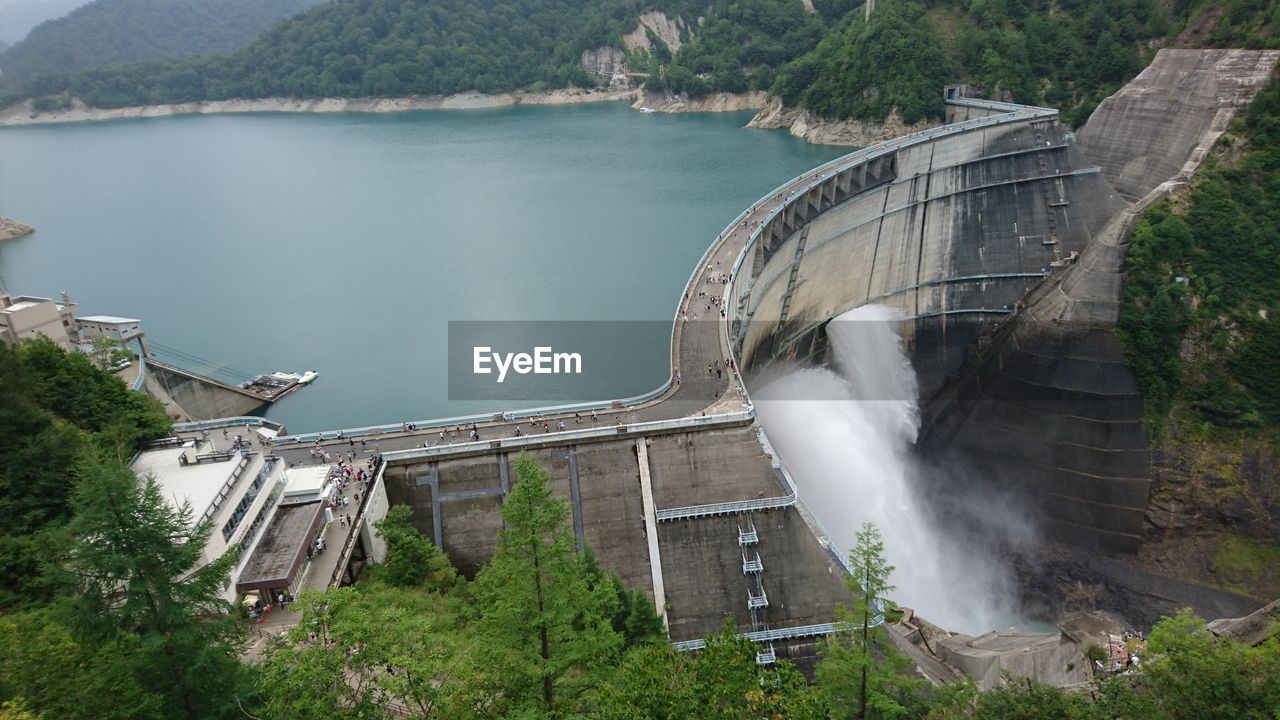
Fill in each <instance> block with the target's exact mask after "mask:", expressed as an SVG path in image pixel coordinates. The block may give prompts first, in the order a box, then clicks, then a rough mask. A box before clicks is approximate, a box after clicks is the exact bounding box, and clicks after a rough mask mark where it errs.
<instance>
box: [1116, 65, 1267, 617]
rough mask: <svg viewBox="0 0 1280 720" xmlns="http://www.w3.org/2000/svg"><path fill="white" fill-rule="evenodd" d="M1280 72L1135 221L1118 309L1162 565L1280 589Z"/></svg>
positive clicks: (1178, 573)
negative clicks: (1197, 164)
mask: <svg viewBox="0 0 1280 720" xmlns="http://www.w3.org/2000/svg"><path fill="white" fill-rule="evenodd" d="M1277 277H1280V75H1277V76H1275V77H1273V79H1272V81H1271V84H1270V86H1269V87H1268V88H1267V89H1265V90H1264V91H1263V92H1261V93H1259V94H1258V96H1257V97H1256V98H1255V99H1254V101H1253V105H1252V106H1251V107H1250V108H1249V110H1248V112H1247V113H1244V114H1243V116H1242V117H1239V118H1237V120H1236V122H1235V124H1234V125H1233V126H1232V127H1231V129H1230V131H1229V132H1228V133H1227V134H1225V135H1223V137H1222V138H1221V139H1220V140H1219V142H1218V145H1217V147H1216V148H1215V150H1214V153H1213V154H1212V155H1211V156H1210V157H1209V158H1208V159H1207V160H1206V163H1205V165H1204V166H1203V167H1201V169H1200V171H1199V173H1198V174H1197V176H1196V179H1195V182H1194V183H1193V184H1192V187H1191V188H1190V189H1188V190H1185V191H1182V192H1180V193H1178V194H1176V195H1175V196H1174V197H1173V198H1171V199H1170V200H1168V201H1164V202H1162V203H1160V204H1158V205H1156V206H1153V207H1152V208H1151V209H1149V210H1148V211H1147V212H1146V213H1145V214H1144V215H1143V216H1142V218H1141V219H1140V220H1139V222H1138V224H1137V227H1136V228H1135V230H1134V233H1133V240H1132V245H1131V246H1130V251H1129V259H1128V261H1127V265H1126V268H1125V281H1126V299H1125V306H1124V309H1123V311H1122V313H1121V316H1120V331H1121V336H1122V339H1123V340H1124V343H1125V360H1126V362H1128V363H1129V365H1130V366H1131V367H1132V368H1133V369H1134V372H1135V374H1136V375H1137V378H1138V381H1139V384H1140V385H1141V387H1142V392H1143V397H1144V400H1145V409H1146V415H1147V424H1148V430H1149V432H1150V434H1151V438H1152V445H1153V450H1154V452H1153V454H1152V466H1153V467H1152V470H1153V472H1152V480H1153V483H1152V499H1151V508H1152V510H1151V511H1150V512H1149V517H1151V518H1153V519H1154V520H1155V521H1156V522H1155V526H1154V530H1153V532H1152V534H1151V538H1150V539H1151V540H1153V541H1155V542H1154V543H1152V544H1150V545H1149V549H1148V550H1147V552H1148V553H1149V555H1151V556H1153V557H1157V558H1162V559H1163V560H1162V562H1161V564H1162V570H1163V571H1164V572H1166V573H1169V574H1172V575H1173V576H1175V577H1181V578H1182V579H1186V580H1191V581H1195V582H1212V583H1216V584H1219V585H1221V586H1223V587H1226V588H1228V589H1231V590H1234V591H1236V592H1242V593H1247V594H1251V595H1253V596H1254V597H1274V596H1275V595H1276V594H1277V593H1280V572H1277V568H1278V567H1280V544H1278V543H1277V538H1280V514H1277V513H1276V512H1275V508H1277V507H1280V473H1277V468H1278V467H1280V284H1278V283H1277V281H1276V278H1277Z"/></svg>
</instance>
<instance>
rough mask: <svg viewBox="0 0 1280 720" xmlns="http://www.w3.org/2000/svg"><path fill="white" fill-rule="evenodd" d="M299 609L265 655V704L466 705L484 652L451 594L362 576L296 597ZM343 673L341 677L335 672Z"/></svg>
mask: <svg viewBox="0 0 1280 720" xmlns="http://www.w3.org/2000/svg"><path fill="white" fill-rule="evenodd" d="M297 608H298V609H300V610H301V612H302V619H301V620H300V621H299V622H298V624H297V625H295V626H294V627H293V628H291V629H290V630H289V632H288V633H287V634H286V635H285V637H284V638H283V639H282V640H281V641H280V642H278V643H276V644H275V645H274V646H272V647H271V648H270V650H269V651H268V653H267V656H266V658H265V660H264V661H263V663H262V666H261V669H262V688H263V697H264V704H265V711H266V714H267V715H269V716H270V717H282V718H283V717H287V718H298V719H299V720H308V719H312V718H314V720H332V718H335V717H336V718H344V717H345V718H381V717H386V716H388V715H390V714H393V713H395V712H396V707H397V706H404V707H407V708H409V709H410V711H411V712H412V713H413V714H414V715H415V716H417V717H423V718H437V717H438V718H454V717H460V716H462V715H463V714H465V712H464V710H465V707H463V706H461V705H460V704H457V703H455V699H456V698H465V697H466V695H465V693H464V692H463V691H464V690H465V689H466V688H468V687H469V683H470V681H471V678H472V675H473V671H472V666H473V665H474V663H475V662H476V661H477V659H476V656H475V654H474V652H473V648H474V646H475V645H476V642H475V641H474V640H468V639H466V638H465V637H464V635H463V634H462V633H461V632H460V627H459V624H458V618H457V616H456V614H455V613H454V612H453V611H452V609H450V608H449V607H448V606H447V604H446V602H445V600H444V598H443V597H442V596H440V595H438V594H436V593H433V592H430V591H428V590H424V589H422V588H420V587H414V588H401V587H394V586H390V585H386V584H383V583H380V582H368V581H366V580H361V582H360V583H359V584H358V585H357V586H355V587H345V588H337V589H334V590H330V591H329V592H327V593H320V592H316V591H307V592H304V593H303V594H302V596H301V597H299V598H298V604H297ZM338 678H341V679H342V680H341V681H339V680H336V679H338Z"/></svg>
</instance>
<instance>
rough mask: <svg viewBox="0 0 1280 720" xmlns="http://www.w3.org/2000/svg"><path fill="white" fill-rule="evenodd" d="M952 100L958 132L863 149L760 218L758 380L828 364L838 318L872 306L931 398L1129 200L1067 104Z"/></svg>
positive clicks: (744, 328)
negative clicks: (904, 348) (773, 371)
mask: <svg viewBox="0 0 1280 720" xmlns="http://www.w3.org/2000/svg"><path fill="white" fill-rule="evenodd" d="M948 103H949V113H950V114H951V115H952V116H953V117H957V118H961V121H960V122H958V123H957V124H952V125H947V126H944V127H942V128H938V129H936V130H931V131H926V132H924V133H918V134H916V135H912V136H908V137H906V138H901V139H899V140H896V141H891V142H889V143H883V144H881V145H877V146H873V147H872V148H867V149H866V150H864V151H859V152H862V153H865V156H866V157H865V158H864V159H863V160H862V161H861V162H857V163H855V164H850V165H848V166H845V167H842V168H840V169H838V170H835V171H832V172H830V173H827V174H823V175H820V176H818V177H815V178H813V185H812V187H811V188H810V189H809V190H807V191H805V192H803V193H800V194H798V195H797V196H796V197H795V198H794V199H792V200H791V201H790V202H789V203H788V204H787V205H786V206H785V207H784V208H782V209H781V210H780V211H778V212H776V213H775V214H773V215H772V216H771V217H769V218H768V219H766V220H765V221H764V222H763V224H762V226H761V228H760V232H759V235H758V237H759V239H758V241H756V242H755V243H754V244H753V246H752V247H751V248H750V249H749V250H748V251H747V253H746V254H745V256H744V257H743V261H742V263H741V266H740V267H739V268H738V271H737V279H736V280H735V282H734V283H733V286H732V288H733V293H734V297H733V298H732V302H731V303H730V305H729V307H730V310H731V311H732V312H733V313H734V315H733V316H732V318H731V319H732V330H731V337H732V338H733V339H734V345H735V349H737V350H738V356H739V360H740V366H741V367H742V368H744V369H745V370H747V371H748V373H750V374H755V373H758V372H759V371H760V370H762V369H764V368H765V367H768V366H770V365H772V364H775V363H777V362H778V361H780V360H781V361H796V362H801V363H807V362H822V361H823V360H824V358H825V355H826V340H825V329H824V326H825V323H826V322H827V321H828V320H829V319H831V318H833V317H835V316H838V315H840V314H841V313H843V312H845V311H846V310H849V309H852V308H855V307H858V306H860V305H864V304H872V303H874V304H880V305H887V306H890V307H893V308H896V309H898V310H900V311H901V312H902V313H903V315H904V316H905V317H906V318H907V323H906V327H905V332H904V335H905V337H906V339H907V343H908V346H909V347H910V348H911V351H912V361H913V364H914V365H915V367H916V370H917V374H918V375H919V379H920V383H921V388H922V396H924V397H928V396H929V395H931V394H932V393H933V392H934V391H936V390H937V388H939V387H940V386H941V385H942V383H943V382H944V381H945V379H946V377H947V375H948V374H949V373H951V372H953V371H955V370H956V369H957V368H958V367H959V366H960V365H961V364H962V363H963V361H964V359H965V357H966V355H967V352H968V347H969V345H970V344H972V343H973V342H974V341H975V339H976V338H977V337H978V336H979V335H980V334H981V333H982V332H983V331H984V330H985V329H987V328H989V327H990V326H991V325H992V324H993V323H994V322H995V321H996V320H998V319H999V318H1001V317H1003V316H1005V315H1007V314H1010V313H1012V312H1013V309H1014V307H1015V305H1016V304H1017V303H1018V302H1019V301H1020V300H1021V299H1022V298H1023V296H1024V295H1025V294H1026V293H1027V291H1028V290H1029V289H1030V288H1031V287H1033V286H1035V285H1036V284H1037V283H1039V282H1041V281H1042V280H1043V279H1044V278H1045V277H1047V276H1049V275H1051V274H1053V273H1055V272H1061V271H1062V270H1063V269H1065V268H1066V267H1068V266H1069V265H1070V264H1071V263H1072V262H1073V261H1074V259H1075V258H1076V256H1077V255H1078V253H1079V252H1080V251H1081V250H1083V249H1084V246H1085V244H1086V242H1087V241H1088V239H1089V237H1090V236H1091V235H1092V234H1093V233H1095V232H1097V231H1098V230H1099V229H1100V228H1101V227H1102V225H1103V224H1104V223H1105V222H1106V220H1107V218H1108V217H1110V216H1111V215H1112V214H1114V212H1115V211H1116V210H1118V209H1119V208H1120V207H1121V204H1120V202H1119V201H1118V200H1117V199H1116V198H1115V197H1114V194H1113V193H1112V191H1111V190H1110V188H1109V187H1108V186H1107V184H1106V182H1105V180H1103V178H1102V176H1101V175H1100V174H1099V171H1098V168H1097V167H1095V166H1092V165H1090V164H1089V162H1088V161H1087V160H1085V159H1084V157H1083V156H1082V155H1081V154H1080V153H1079V151H1078V149H1077V148H1076V147H1075V145H1074V143H1073V142H1072V134H1071V133H1069V132H1067V131H1066V129H1065V128H1063V127H1062V126H1061V125H1060V124H1059V122H1058V118H1057V113H1056V111H1053V110H1048V109H1043V108H1027V107H1023V106H1016V105H1008V104H1004V103H990V102H983V101H972V100H950V101H948ZM975 116H976V117H975ZM857 155H858V153H854V155H851V156H850V158H855V156H857Z"/></svg>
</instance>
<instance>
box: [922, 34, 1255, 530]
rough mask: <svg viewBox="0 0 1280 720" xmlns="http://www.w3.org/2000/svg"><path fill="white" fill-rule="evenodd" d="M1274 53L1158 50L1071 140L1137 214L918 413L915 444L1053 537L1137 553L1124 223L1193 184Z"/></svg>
mask: <svg viewBox="0 0 1280 720" xmlns="http://www.w3.org/2000/svg"><path fill="white" fill-rule="evenodd" d="M1277 59H1280V51H1248V50H1162V51H1160V53H1159V54H1158V55H1157V56H1156V59H1155V60H1154V61H1153V62H1152V64H1151V65H1150V66H1149V67H1148V68H1147V70H1146V71H1144V72H1143V73H1142V74H1141V75H1139V76H1138V77H1137V78H1135V79H1134V80H1133V81H1132V82H1131V83H1129V84H1128V85H1126V86H1125V87H1124V88H1123V89H1122V90H1121V91H1120V92H1118V93H1116V95H1114V96H1112V97H1111V98H1108V99H1107V100H1106V101H1104V102H1103V103H1102V104H1101V105H1100V106H1099V107H1098V109H1097V110H1095V111H1094V113H1093V116H1092V117H1091V118H1090V120H1089V122H1088V123H1087V124H1086V125H1085V127H1084V128H1083V129H1082V130H1081V131H1080V135H1079V137H1080V149H1081V150H1082V151H1083V152H1084V153H1085V155H1086V156H1088V157H1090V158H1091V159H1093V160H1095V161H1097V162H1099V163H1100V164H1102V167H1103V175H1104V176H1105V177H1107V178H1108V179H1109V180H1111V181H1112V182H1113V183H1115V184H1116V186H1117V188H1118V189H1119V191H1120V192H1121V193H1122V194H1123V195H1125V197H1126V198H1131V199H1132V198H1137V202H1136V203H1134V204H1133V205H1132V206H1127V207H1125V208H1124V209H1123V211H1121V212H1119V213H1116V214H1115V215H1114V216H1112V217H1111V219H1110V220H1109V221H1108V223H1107V224H1106V226H1104V227H1103V228H1102V229H1101V231H1099V232H1096V233H1094V234H1092V236H1091V237H1090V238H1089V242H1088V244H1087V245H1086V247H1085V248H1084V250H1083V251H1082V254H1081V257H1080V260H1079V262H1077V263H1075V264H1074V265H1073V266H1072V267H1070V268H1068V269H1067V270H1066V271H1065V272H1063V273H1059V274H1055V276H1053V277H1052V278H1050V279H1048V280H1047V281H1046V283H1045V284H1044V285H1043V286H1041V287H1039V288H1037V289H1036V290H1035V291H1034V292H1033V293H1032V294H1031V295H1030V296H1029V297H1028V298H1027V299H1026V300H1025V301H1024V302H1023V303H1021V304H1020V305H1019V312H1018V313H1017V315H1016V317H1012V318H1009V319H1008V321H1007V322H1006V323H1005V324H1004V326H1003V327H1001V328H1000V330H999V331H997V333H996V334H995V335H994V336H993V337H992V338H990V341H989V342H988V343H986V345H985V347H983V348H982V349H981V350H980V351H978V352H975V354H974V356H973V359H972V362H971V363H970V365H969V368H968V370H967V371H965V372H962V373H960V375H961V377H959V378H958V379H957V380H956V381H955V382H953V383H951V385H950V387H948V388H947V390H946V392H945V393H942V394H940V395H939V396H937V397H935V398H933V400H932V402H931V403H930V406H929V407H928V408H927V410H926V416H925V424H926V434H925V438H924V440H923V443H922V444H923V445H924V446H925V448H926V450H927V451H928V452H930V453H931V454H933V455H935V456H936V457H937V458H938V459H939V461H940V462H943V463H945V464H948V465H958V466H961V467H965V468H968V469H970V472H972V473H973V474H975V475H977V476H980V477H983V478H985V479H986V480H987V481H988V482H990V483H993V484H994V485H995V486H996V487H1005V488H1008V487H1021V488H1023V489H1026V490H1030V491H1031V492H1032V493H1033V494H1034V495H1035V496H1036V497H1037V498H1038V499H1039V502H1038V503H1037V506H1038V507H1039V508H1040V510H1041V512H1042V515H1043V521H1044V523H1045V525H1046V527H1047V529H1048V530H1049V531H1050V532H1051V535H1052V536H1053V537H1055V538H1057V539H1060V540H1065V541H1067V542H1068V543H1070V544H1071V545H1072V546H1073V547H1076V548H1081V549H1101V550H1105V551H1120V552H1132V551H1134V550H1136V549H1137V547H1138V545H1139V544H1140V543H1141V540H1142V531H1143V527H1144V518H1145V511H1146V507H1147V501H1148V496H1149V489H1150V487H1149V455H1148V453H1149V449H1148V448H1149V442H1148V438H1147V433H1146V428H1145V425H1144V423H1143V406H1142V395H1141V392H1140V389H1139V388H1138V386H1137V383H1136V381H1135V380H1134V378H1133V375H1132V373H1131V372H1129V370H1128V368H1127V367H1126V366H1125V365H1124V357H1123V348H1122V347H1121V344H1120V339H1119V337H1118V336H1117V334H1116V324H1117V322H1118V320H1119V316H1120V309H1121V305H1122V303H1123V299H1124V260H1125V256H1126V255H1127V254H1128V243H1129V237H1130V233H1131V230H1132V225H1133V223H1134V222H1135V221H1136V219H1137V217H1138V215H1139V214H1140V213H1141V211H1142V210H1143V209H1145V208H1146V207H1147V205H1149V204H1150V203H1151V202H1153V201H1155V200H1157V199H1159V198H1161V197H1163V196H1164V195H1165V194H1166V193H1167V192H1168V191H1169V190H1170V189H1171V188H1173V187H1176V186H1177V185H1178V184H1180V183H1182V182H1185V181H1186V180H1189V179H1190V177H1191V174H1192V173H1193V172H1194V171H1195V169H1196V167H1197V166H1198V164H1199V162H1200V161H1201V160H1202V159H1203V158H1204V157H1205V156H1206V154H1207V153H1208V152H1209V150H1210V148H1212V146H1213V143H1214V142H1215V141H1216V140H1217V138H1218V136H1219V135H1221V133H1222V130H1224V129H1225V128H1226V126H1227V125H1228V124H1229V123H1230V121H1231V119H1232V117H1233V116H1234V114H1235V112H1236V111H1237V110H1238V109H1239V108H1241V107H1244V106H1246V105H1247V104H1248V102H1249V101H1250V100H1251V99H1252V96H1253V93H1254V92H1255V91H1256V90H1257V89H1259V88H1260V87H1261V86H1262V84H1263V83H1264V82H1265V81H1266V78H1267V76H1268V75H1269V74H1270V72H1271V69H1272V68H1273V67H1274V66H1275V63H1276V61H1277Z"/></svg>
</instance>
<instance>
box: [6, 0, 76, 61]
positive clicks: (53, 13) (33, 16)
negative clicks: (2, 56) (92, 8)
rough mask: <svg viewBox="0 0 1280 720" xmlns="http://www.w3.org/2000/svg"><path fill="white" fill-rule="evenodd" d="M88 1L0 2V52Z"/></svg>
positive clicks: (23, 0) (36, 0) (38, 0)
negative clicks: (45, 23)
mask: <svg viewBox="0 0 1280 720" xmlns="http://www.w3.org/2000/svg"><path fill="white" fill-rule="evenodd" d="M87 1H88V0H8V1H7V2H0V50H4V49H5V47H6V46H8V45H13V44H14V43H16V42H18V41H19V40H21V39H22V38H24V37H26V36H27V33H29V32H31V28H33V27H35V26H37V25H39V24H40V23H42V22H44V21H46V20H52V19H53V18H57V17H62V16H63V15H66V14H67V13H69V12H71V11H72V10H74V9H76V8H78V7H80V6H81V5H84V4H85V3H86V2H87Z"/></svg>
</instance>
